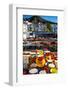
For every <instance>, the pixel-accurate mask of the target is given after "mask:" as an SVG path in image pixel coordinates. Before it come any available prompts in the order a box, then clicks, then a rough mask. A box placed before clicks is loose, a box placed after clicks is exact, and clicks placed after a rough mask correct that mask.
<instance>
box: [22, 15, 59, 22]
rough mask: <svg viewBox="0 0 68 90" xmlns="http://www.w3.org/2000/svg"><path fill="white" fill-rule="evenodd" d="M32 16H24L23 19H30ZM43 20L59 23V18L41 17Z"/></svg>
mask: <svg viewBox="0 0 68 90" xmlns="http://www.w3.org/2000/svg"><path fill="white" fill-rule="evenodd" d="M31 16H32V15H23V18H30V17H31ZM41 17H42V18H43V19H46V20H48V21H51V22H57V18H58V17H57V16H41Z"/></svg>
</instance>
